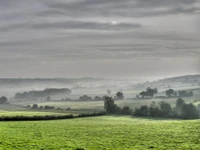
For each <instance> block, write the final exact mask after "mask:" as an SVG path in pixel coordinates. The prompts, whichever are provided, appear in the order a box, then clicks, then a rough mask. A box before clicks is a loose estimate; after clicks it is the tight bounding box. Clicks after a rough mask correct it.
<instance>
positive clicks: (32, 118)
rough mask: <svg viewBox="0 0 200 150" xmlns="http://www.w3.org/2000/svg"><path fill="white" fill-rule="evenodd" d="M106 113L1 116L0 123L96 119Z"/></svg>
mask: <svg viewBox="0 0 200 150" xmlns="http://www.w3.org/2000/svg"><path fill="white" fill-rule="evenodd" d="M104 115H106V112H99V113H87V114H79V115H72V114H71V115H61V116H55V115H46V116H3V117H0V122H6V121H45V120H62V119H73V118H83V117H97V116H104Z"/></svg>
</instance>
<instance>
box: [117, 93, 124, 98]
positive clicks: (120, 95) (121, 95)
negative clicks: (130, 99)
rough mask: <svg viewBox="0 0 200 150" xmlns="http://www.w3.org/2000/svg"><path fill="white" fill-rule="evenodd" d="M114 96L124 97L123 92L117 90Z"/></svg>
mask: <svg viewBox="0 0 200 150" xmlns="http://www.w3.org/2000/svg"><path fill="white" fill-rule="evenodd" d="M116 98H117V99H124V94H123V93H122V92H117V93H116Z"/></svg>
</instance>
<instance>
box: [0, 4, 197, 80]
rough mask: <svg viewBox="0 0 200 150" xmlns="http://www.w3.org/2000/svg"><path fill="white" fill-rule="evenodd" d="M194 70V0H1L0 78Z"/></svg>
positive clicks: (142, 74)
mask: <svg viewBox="0 0 200 150" xmlns="http://www.w3.org/2000/svg"><path fill="white" fill-rule="evenodd" d="M197 73H200V1H199V0H0V77H89V76H90V77H105V78H106V77H133V78H134V77H135V78H146V77H166V76H173V75H184V74H197Z"/></svg>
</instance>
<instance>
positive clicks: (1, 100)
mask: <svg viewBox="0 0 200 150" xmlns="http://www.w3.org/2000/svg"><path fill="white" fill-rule="evenodd" d="M7 102H8V99H7V97H5V96H2V97H1V98H0V104H5V103H7Z"/></svg>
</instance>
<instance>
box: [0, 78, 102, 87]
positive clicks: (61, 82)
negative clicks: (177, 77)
mask: <svg viewBox="0 0 200 150" xmlns="http://www.w3.org/2000/svg"><path fill="white" fill-rule="evenodd" d="M100 80H103V79H100V78H35V79H31V78H0V88H16V87H17V88H21V87H34V86H42V87H52V86H53V87H54V86H61V87H63V86H66V85H69V84H74V83H77V82H88V81H100Z"/></svg>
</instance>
